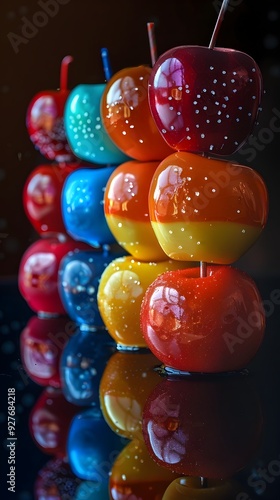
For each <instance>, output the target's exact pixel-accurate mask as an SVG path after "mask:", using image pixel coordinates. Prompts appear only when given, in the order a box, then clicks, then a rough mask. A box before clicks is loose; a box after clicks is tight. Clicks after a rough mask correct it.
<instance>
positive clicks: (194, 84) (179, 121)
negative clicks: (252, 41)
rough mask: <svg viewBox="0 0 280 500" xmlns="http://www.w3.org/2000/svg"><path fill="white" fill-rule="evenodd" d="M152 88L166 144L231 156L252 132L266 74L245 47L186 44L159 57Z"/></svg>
mask: <svg viewBox="0 0 280 500" xmlns="http://www.w3.org/2000/svg"><path fill="white" fill-rule="evenodd" d="M148 88H149V103H150V107H151V112H152V115H153V117H154V119H155V122H156V124H157V127H158V129H159V131H160V132H161V134H162V137H164V139H165V140H166V142H167V144H169V145H170V146H171V147H173V148H174V149H177V150H180V151H192V152H193V153H213V154H217V155H223V156H226V155H230V154H232V153H234V152H235V151H237V150H238V149H239V148H240V147H241V146H242V144H243V143H244V142H245V141H246V139H247V138H248V136H249V135H250V133H251V132H252V129H253V126H254V124H255V121H256V117H257V114H258V109H259V105H260V101H261V96H262V76H261V72H260V69H259V67H258V66H257V64H256V62H255V61H254V60H253V59H252V58H251V57H250V56H249V55H247V54H244V53H243V52H239V51H237V50H232V49H225V48H214V49H212V48H208V47H199V46H181V47H175V48H173V49H170V50H168V51H167V52H165V53H164V54H162V55H161V56H160V57H159V58H158V60H157V61H156V63H155V65H154V67H153V69H152V74H151V76H150V80H149V87H148Z"/></svg>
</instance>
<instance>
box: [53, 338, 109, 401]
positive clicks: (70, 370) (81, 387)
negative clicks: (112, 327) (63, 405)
mask: <svg viewBox="0 0 280 500" xmlns="http://www.w3.org/2000/svg"><path fill="white" fill-rule="evenodd" d="M114 351H115V344H114V343H113V341H112V339H111V338H110V337H109V335H108V334H106V332H104V331H97V332H92V331H86V330H80V329H76V332H75V335H73V336H72V337H71V338H70V339H69V340H68V342H67V344H66V345H65V346H64V348H63V352H62V355H61V358H60V376H61V386H62V391H63V394H64V396H65V398H66V399H67V401H69V402H70V403H73V404H75V405H78V406H91V405H97V406H99V383H100V379H101V376H102V373H103V370H104V368H105V366H106V363H107V362H108V360H109V359H110V356H111V355H112V354H113V353H114Z"/></svg>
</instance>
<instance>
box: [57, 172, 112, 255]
mask: <svg viewBox="0 0 280 500" xmlns="http://www.w3.org/2000/svg"><path fill="white" fill-rule="evenodd" d="M114 169H115V167H103V168H81V169H79V170H76V171H75V172H72V173H71V174H70V175H69V176H68V177H67V179H66V181H65V183H64V187H63V190H62V194H61V204H62V217H63V221H64V225H65V228H66V231H67V233H68V234H69V235H70V236H71V237H72V238H74V239H75V240H79V241H84V242H86V243H88V244H89V245H91V246H95V247H99V246H102V245H104V244H111V243H116V240H115V238H114V236H113V235H112V233H111V231H110V229H109V227H108V224H107V221H106V219H105V216H104V205H103V199H104V190H105V187H106V184H107V181H108V179H109V177H110V175H111V174H112V172H113V171H114Z"/></svg>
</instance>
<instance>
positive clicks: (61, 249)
mask: <svg viewBox="0 0 280 500" xmlns="http://www.w3.org/2000/svg"><path fill="white" fill-rule="evenodd" d="M88 248H89V247H88V246H87V245H86V244H85V243H81V242H76V241H74V240H67V241H59V240H58V239H56V238H44V239H39V240H37V241H35V243H32V244H31V245H30V247H29V248H28V249H27V250H26V251H25V253H24V254H23V256H22V259H21V262H20V267H19V276H18V286H19V290H20V293H21V295H22V296H23V298H24V299H25V300H26V302H27V303H28V305H29V307H30V308H31V309H32V310H33V311H35V312H43V313H49V314H57V315H58V314H64V315H65V314H66V311H65V309H64V306H63V304H62V302H61V299H60V296H59V292H58V271H59V266H60V262H61V260H62V258H63V257H64V256H65V255H66V254H67V253H68V252H70V251H75V250H76V249H77V250H88Z"/></svg>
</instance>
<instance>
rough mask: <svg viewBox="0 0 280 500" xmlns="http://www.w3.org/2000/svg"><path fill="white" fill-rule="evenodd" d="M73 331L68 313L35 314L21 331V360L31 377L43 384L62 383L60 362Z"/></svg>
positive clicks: (56, 385) (37, 382) (57, 385)
mask: <svg viewBox="0 0 280 500" xmlns="http://www.w3.org/2000/svg"><path fill="white" fill-rule="evenodd" d="M72 334H73V324H72V322H71V321H70V320H69V318H68V317H67V316H65V317H59V318H39V317H38V316H32V318H30V320H29V321H28V323H27V325H26V327H25V328H24V329H23V331H22V332H21V335H20V348H21V349H20V350H21V361H22V364H23V367H24V370H25V372H26V374H27V375H28V377H30V378H31V380H33V382H35V383H36V384H39V385H42V386H51V387H60V386H61V380H60V373H59V364H60V357H61V353H62V349H63V347H64V345H65V343H66V342H67V341H68V339H69V337H70V336H71V335H72Z"/></svg>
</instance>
